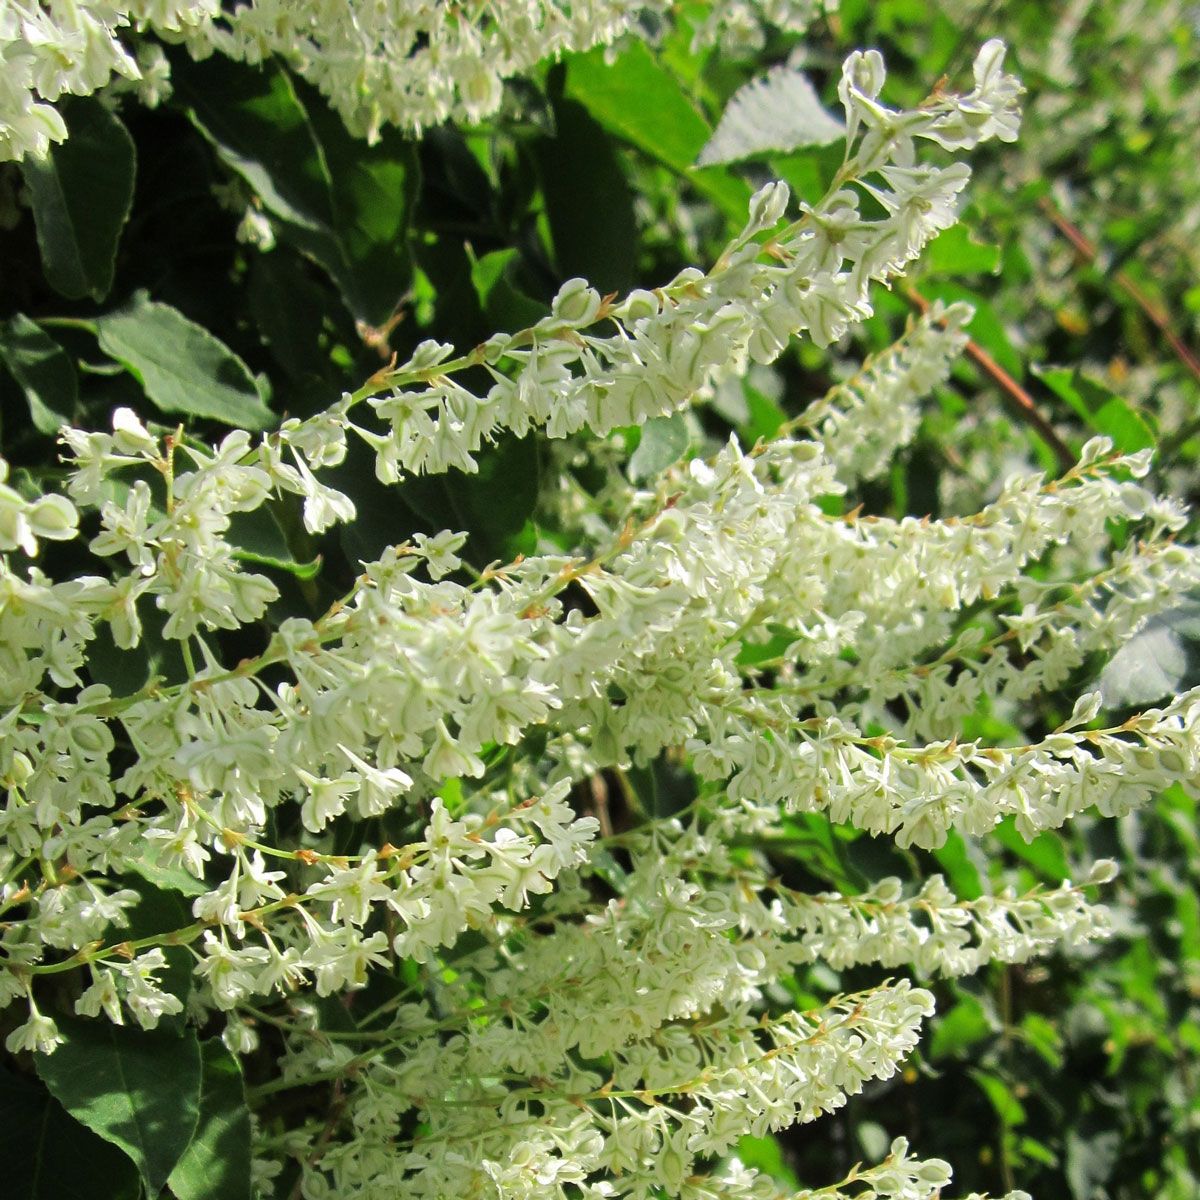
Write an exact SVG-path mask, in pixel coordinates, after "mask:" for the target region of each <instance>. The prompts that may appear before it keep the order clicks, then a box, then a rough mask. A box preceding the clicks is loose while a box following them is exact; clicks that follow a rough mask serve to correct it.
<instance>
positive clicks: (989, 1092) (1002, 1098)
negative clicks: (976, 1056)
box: [968, 1069, 1025, 1126]
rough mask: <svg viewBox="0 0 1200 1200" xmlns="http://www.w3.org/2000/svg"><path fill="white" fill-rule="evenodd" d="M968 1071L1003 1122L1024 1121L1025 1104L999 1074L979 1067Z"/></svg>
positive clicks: (1016, 1122)
mask: <svg viewBox="0 0 1200 1200" xmlns="http://www.w3.org/2000/svg"><path fill="white" fill-rule="evenodd" d="M968 1073H969V1074H970V1076H971V1078H972V1079H974V1080H975V1082H976V1083H977V1084H978V1085H979V1087H980V1090H981V1091H982V1092H983V1094H984V1095H985V1096H986V1097H987V1098H988V1099H989V1100H990V1101H991V1103H992V1108H993V1109H995V1111H996V1116H998V1117H999V1118H1000V1121H1001V1123H1002V1124H1004V1125H1010V1126H1011V1125H1021V1124H1023V1123H1024V1121H1025V1107H1024V1105H1023V1104H1022V1103H1021V1102H1020V1100H1018V1099H1017V1098H1016V1096H1015V1095H1013V1091H1012V1089H1011V1088H1010V1087H1009V1086H1008V1084H1007V1083H1005V1082H1004V1080H1003V1079H1001V1078H1000V1076H999V1075H994V1074H992V1073H991V1072H990V1071H982V1070H978V1069H973V1070H971V1071H970V1072H968Z"/></svg>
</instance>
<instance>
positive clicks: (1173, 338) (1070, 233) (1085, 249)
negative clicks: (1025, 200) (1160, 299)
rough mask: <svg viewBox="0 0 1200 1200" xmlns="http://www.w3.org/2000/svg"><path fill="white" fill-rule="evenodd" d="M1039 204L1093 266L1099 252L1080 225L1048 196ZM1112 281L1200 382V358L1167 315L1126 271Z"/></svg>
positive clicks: (1064, 235)
mask: <svg viewBox="0 0 1200 1200" xmlns="http://www.w3.org/2000/svg"><path fill="white" fill-rule="evenodd" d="M1040 204H1041V207H1042V211H1043V212H1044V213H1045V214H1046V215H1047V216H1048V217H1049V218H1050V220H1051V221H1053V222H1054V227H1055V228H1056V229H1057V230H1058V232H1059V233H1061V234H1062V235H1063V237H1065V238H1066V239H1067V241H1068V242H1070V243H1071V245H1072V246H1074V247H1075V250H1076V252H1077V253H1078V254H1079V256H1080V257H1081V258H1084V259H1086V260H1087V261H1088V262H1089V263H1091V264H1092V265H1093V266H1094V265H1095V264H1096V262H1097V260H1098V259H1099V257H1100V252H1099V251H1098V250H1097V249H1096V247H1095V246H1094V245H1093V244H1092V243H1091V242H1090V241H1088V239H1087V238H1086V237H1085V236H1084V234H1083V233H1082V231H1081V230H1080V229H1079V228H1078V226H1076V225H1073V224H1071V222H1070V221H1069V220H1068V219H1067V218H1066V217H1065V216H1064V215H1063V214H1062V213H1061V212H1059V210H1058V209H1057V208H1056V207H1055V206H1054V202H1053V201H1052V200H1051V199H1050V198H1049V197H1048V196H1043V197H1042V199H1041V201H1040ZM1112 281H1113V283H1115V284H1116V285H1117V287H1119V288H1120V289H1121V291H1123V292H1124V293H1125V295H1127V296H1128V297H1129V298H1130V299H1131V300H1132V301H1133V302H1134V304H1136V305H1137V306H1138V308H1140V309H1141V310H1142V312H1143V314H1145V317H1146V319H1147V320H1148V321H1149V322H1150V324H1151V325H1153V326H1154V327H1155V329H1157V330H1158V331H1159V333H1161V334H1162V335H1163V337H1164V338H1165V339H1166V341H1167V344H1168V345H1169V346H1170V347H1171V349H1172V351H1173V352H1174V354H1175V357H1176V358H1177V359H1179V361H1180V362H1181V363H1183V365H1184V366H1185V367H1187V369H1188V370H1189V371H1190V372H1191V373H1192V375H1193V376H1194V377H1195V378H1196V379H1197V380H1200V359H1198V358H1197V357H1196V356H1195V355H1194V354H1193V353H1192V352H1191V350H1189V349H1188V348H1187V346H1185V345H1184V343H1183V341H1182V340H1181V339H1180V337H1179V335H1178V334H1177V333H1176V332H1175V330H1174V329H1172V328H1171V322H1170V319H1169V318H1168V317H1167V314H1166V313H1165V312H1163V310H1162V309H1161V308H1160V307H1159V306H1158V305H1157V304H1155V302H1154V301H1153V300H1151V299H1150V297H1149V296H1147V295H1146V293H1145V292H1143V291H1142V289H1141V288H1140V287H1138V285H1137V284H1136V283H1134V281H1133V280H1132V279H1131V278H1130V276H1129V273H1128V272H1127V271H1125V270H1123V269H1122V270H1119V271H1115V272H1114V273H1113V275H1112Z"/></svg>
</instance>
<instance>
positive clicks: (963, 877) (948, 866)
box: [933, 829, 986, 900]
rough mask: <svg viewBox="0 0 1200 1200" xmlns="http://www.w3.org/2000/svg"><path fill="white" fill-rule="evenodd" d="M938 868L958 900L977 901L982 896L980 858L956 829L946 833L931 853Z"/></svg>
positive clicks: (973, 847)
mask: <svg viewBox="0 0 1200 1200" xmlns="http://www.w3.org/2000/svg"><path fill="white" fill-rule="evenodd" d="M933 857H934V858H936V859H937V862H938V866H939V867H941V868H942V870H943V871H945V872H946V878H947V879H948V880H949V881H950V887H951V888H952V889H953V890H954V894H955V895H956V896H957V897H958V898H959V899H960V900H978V899H979V897H980V896H982V895H983V878H982V876H981V875H980V870H979V869H980V866H981V865H986V864H984V863H982V856H981V855H980V854H979V851H978V849H977V847H976V846H975V844H974V843H972V842H968V841H967V840H966V838H964V837H963V835H962V834H961V833H959V832H958V830H957V829H951V830H949V831H947V834H946V840H945V841H944V842H943V843H942V844H941V845H940V846H939V847H938V848H937V849H936V850H934V851H933Z"/></svg>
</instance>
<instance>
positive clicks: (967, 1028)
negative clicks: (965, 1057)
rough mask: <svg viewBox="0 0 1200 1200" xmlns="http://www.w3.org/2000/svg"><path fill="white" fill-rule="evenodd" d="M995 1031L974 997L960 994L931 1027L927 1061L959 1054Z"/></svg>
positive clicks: (981, 1006)
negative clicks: (953, 1004)
mask: <svg viewBox="0 0 1200 1200" xmlns="http://www.w3.org/2000/svg"><path fill="white" fill-rule="evenodd" d="M994 1031H995V1029H994V1026H993V1024H992V1022H991V1021H990V1020H989V1019H988V1016H987V1013H985V1012H984V1011H983V1005H982V1004H980V1003H979V1001H978V1000H976V999H975V997H974V996H970V995H964V996H963V997H962V998H961V999H960V1000H959V1002H958V1003H957V1004H956V1005H955V1006H954V1007H953V1008H952V1009H950V1011H949V1012H947V1013H946V1014H945V1015H944V1016H942V1017H940V1018H939V1019H938V1021H937V1023H936V1024H935V1025H934V1028H933V1037H932V1039H931V1040H930V1043H929V1056H930V1058H946V1057H948V1056H950V1055H952V1054H957V1053H959V1052H960V1051H964V1050H969V1049H970V1048H971V1047H972V1046H974V1045H976V1043H978V1042H982V1041H984V1040H985V1039H986V1038H989V1037H991V1036H992V1034H993V1032H994Z"/></svg>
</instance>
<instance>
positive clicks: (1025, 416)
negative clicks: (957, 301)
mask: <svg viewBox="0 0 1200 1200" xmlns="http://www.w3.org/2000/svg"><path fill="white" fill-rule="evenodd" d="M904 292H905V295H906V296H907V297H908V300H909V303H910V304H912V305H913V307H914V308H916V309H918V310H919V311H920V312H921V313H922V314H924V313H927V312H928V311H929V301H928V300H926V299H925V297H924V296H922V295H921V293H920V292H918V291H917V289H916V288H915V287H912V286H911V285H909V286H907V287H905V289H904ZM966 352H967V357H968V358H970V359H971V360H972V361H973V362H974V363H975V365H976V366H977V367H979V368H980V370H982V371H984V372H985V373H986V374H987V375H990V376H991V378H992V379H993V380H994V381H995V382H996V383H998V384H999V385H1000V388H1001V389H1002V390H1003V392H1004V394H1005V396H1007V398H1008V400H1009V403H1010V407H1011V408H1012V410H1013V411H1014V412H1015V413H1016V415H1017V416H1018V417H1020V419H1021V420H1022V421H1024V422H1025V423H1026V424H1027V425H1029V426H1031V427H1032V428H1033V430H1034V431H1035V432H1036V433H1037V434H1038V436H1039V437H1040V438H1041V439H1042V441H1044V442H1045V443H1046V445H1047V446H1049V447H1050V449H1051V450H1052V451H1053V452H1054V457H1055V458H1057V459H1058V465H1059V466H1060V467H1062V469H1063V470H1064V471H1068V470H1070V469H1071V467H1073V466H1074V465H1075V455H1074V453H1072V451H1071V448H1070V447H1069V446H1068V445H1067V444H1066V443H1065V442H1064V441H1063V440H1062V438H1060V437H1059V436H1058V434H1057V433H1055V432H1054V429H1053V427H1052V426H1051V424H1050V422H1049V421H1047V420H1046V418H1045V417H1043V416H1042V414H1041V413H1040V412H1038V408H1037V405H1036V404H1035V403H1034V399H1033V397H1032V396H1031V395H1030V394H1029V393H1028V392H1027V391H1026V390H1025V389H1024V388H1023V387H1022V386H1021V385H1020V384H1019V383H1018V382H1017V381H1016V380H1015V379H1014V378H1013V377H1012V376H1011V375H1010V374H1009V373H1008V372H1007V371H1006V370H1005V369H1004V368H1003V367H1002V366H1001V365H1000V364H999V363H998V362H997V361H996V360H995V359H994V358H993V357H992V356H991V355H990V354H989V353H988V352H987V351H986V350H985V349H984V348H983V347H982V346H981V345H980V344H979V343H978V342H975V341H971V340H970V339H968V340H967V345H966Z"/></svg>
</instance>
